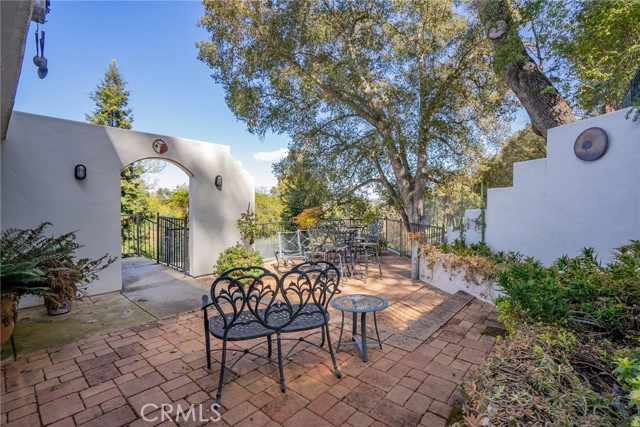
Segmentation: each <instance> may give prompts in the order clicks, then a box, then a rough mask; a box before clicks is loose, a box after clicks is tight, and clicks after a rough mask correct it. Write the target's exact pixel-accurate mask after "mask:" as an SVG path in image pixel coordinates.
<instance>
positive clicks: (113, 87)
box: [85, 59, 149, 214]
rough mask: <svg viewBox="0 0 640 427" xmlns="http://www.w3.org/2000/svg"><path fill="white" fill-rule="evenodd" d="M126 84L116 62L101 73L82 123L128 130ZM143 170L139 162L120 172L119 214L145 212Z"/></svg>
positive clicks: (129, 123) (130, 114)
mask: <svg viewBox="0 0 640 427" xmlns="http://www.w3.org/2000/svg"><path fill="white" fill-rule="evenodd" d="M126 84H127V82H126V81H125V80H124V78H123V77H122V74H120V70H119V69H118V66H117V65H116V60H115V59H112V60H111V64H109V67H108V68H107V70H106V71H105V74H104V78H103V79H102V81H101V82H100V83H99V84H98V86H97V87H96V89H95V91H93V92H91V93H90V94H89V96H90V97H91V100H93V101H94V102H95V103H96V108H95V110H93V113H92V114H85V117H86V120H87V121H88V122H90V123H93V124H94V125H102V126H110V127H117V128H120V129H131V123H132V122H133V110H132V109H131V108H128V105H129V91H128V90H127V89H126ZM146 170H147V168H146V167H145V165H144V163H143V162H136V163H132V164H131V165H129V166H126V167H125V168H124V169H122V171H121V172H120V206H121V212H122V213H123V214H134V213H142V214H148V213H149V203H148V195H147V188H146V184H145V182H144V180H143V179H142V175H143V174H144V173H145V172H146Z"/></svg>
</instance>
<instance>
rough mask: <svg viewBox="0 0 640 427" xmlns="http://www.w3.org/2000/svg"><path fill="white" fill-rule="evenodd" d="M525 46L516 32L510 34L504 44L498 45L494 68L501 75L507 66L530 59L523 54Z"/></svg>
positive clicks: (494, 57)
mask: <svg viewBox="0 0 640 427" xmlns="http://www.w3.org/2000/svg"><path fill="white" fill-rule="evenodd" d="M523 47H524V46H523V44H522V40H521V39H520V36H519V35H518V33H516V32H509V33H508V34H507V37H506V38H505V40H504V42H503V43H500V44H499V45H496V48H495V53H494V55H493V68H494V70H495V71H496V73H500V72H501V71H502V70H504V69H505V68H506V67H507V66H509V65H511V64H514V63H518V62H524V61H526V60H527V59H528V58H527V57H526V56H525V55H524V54H523Z"/></svg>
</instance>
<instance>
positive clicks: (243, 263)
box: [213, 246, 264, 276]
mask: <svg viewBox="0 0 640 427" xmlns="http://www.w3.org/2000/svg"><path fill="white" fill-rule="evenodd" d="M263 263H264V261H263V260H262V256H261V255H260V253H259V252H256V251H251V252H249V251H248V250H247V249H246V248H244V247H242V246H231V247H229V248H227V249H225V250H224V251H222V253H220V256H219V257H218V260H217V261H216V264H215V265H214V267H213V269H214V272H215V274H216V275H218V276H220V275H221V274H222V273H224V272H225V271H227V270H231V269H232V268H239V267H252V266H262V264H263Z"/></svg>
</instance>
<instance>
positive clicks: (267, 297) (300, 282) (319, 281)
mask: <svg viewBox="0 0 640 427" xmlns="http://www.w3.org/2000/svg"><path fill="white" fill-rule="evenodd" d="M339 284H340V271H339V270H338V269H337V268H336V267H335V266H334V265H333V264H331V263H330V262H327V261H309V262H305V263H302V264H298V265H296V266H294V267H293V268H292V269H291V270H290V271H287V272H285V273H284V274H283V275H282V276H281V277H278V276H276V275H275V274H273V273H272V272H270V271H268V270H266V269H265V268H263V267H248V268H236V269H232V270H229V271H226V272H225V273H223V274H222V275H221V276H220V277H218V278H217V279H216V280H215V281H214V282H213V284H212V285H211V292H210V294H211V295H210V297H211V300H212V302H209V297H208V296H207V295H204V296H203V297H202V310H203V312H204V330H205V345H206V351H207V367H208V368H209V369H211V351H212V350H211V343H210V337H209V334H211V335H212V336H213V337H215V338H217V339H219V340H222V348H221V351H222V356H221V361H220V379H219V382H218V391H217V393H216V403H220V398H221V396H222V386H223V384H224V375H225V363H226V356H227V343H228V342H233V341H247V340H252V339H256V338H266V340H267V348H268V350H267V356H266V357H268V358H270V357H271V353H272V344H271V337H272V336H273V335H275V336H276V342H277V347H278V368H279V372H280V388H281V390H282V391H283V392H284V391H285V390H286V385H285V380H284V372H283V364H282V360H283V356H282V340H283V339H286V338H283V337H282V335H283V334H287V333H294V332H301V331H309V330H313V329H320V330H321V333H322V339H321V342H320V344H316V343H314V342H312V341H307V340H306V338H308V336H307V337H300V338H295V340H296V341H298V342H297V343H296V345H297V344H298V343H300V342H308V343H310V344H313V345H316V346H318V347H321V348H322V347H324V343H325V340H326V341H327V344H328V350H329V353H330V354H331V360H332V361H333V367H334V371H335V374H336V376H337V377H338V378H340V377H341V376H342V375H341V374H340V371H338V366H337V364H336V358H335V355H334V353H333V347H332V346H331V337H330V335H329V312H328V306H329V302H330V301H331V298H332V297H333V295H334V294H335V293H338V292H339V290H338V286H339ZM210 307H214V308H215V310H216V311H217V315H214V316H211V317H209V315H208V309H209V308H210ZM260 345H262V342H259V343H258V344H255V345H253V346H251V347H249V348H244V349H242V350H241V351H242V352H243V355H246V354H253V355H256V356H260V357H265V356H264V355H263V354H259V353H254V352H253V351H252V350H253V349H254V348H256V347H258V346H260ZM294 348H295V345H294ZM291 350H293V348H292V349H291ZM291 350H290V352H291ZM238 360H240V359H237V360H236V362H235V363H237V362H238ZM235 363H234V364H235ZM232 367H233V365H232V366H231V368H232Z"/></svg>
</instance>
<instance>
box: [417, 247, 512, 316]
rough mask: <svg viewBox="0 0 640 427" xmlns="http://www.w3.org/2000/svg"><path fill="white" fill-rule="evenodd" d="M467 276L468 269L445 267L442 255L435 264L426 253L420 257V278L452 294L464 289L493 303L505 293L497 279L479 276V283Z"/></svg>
mask: <svg viewBox="0 0 640 427" xmlns="http://www.w3.org/2000/svg"><path fill="white" fill-rule="evenodd" d="M465 276H466V271H464V270H461V269H457V268H453V267H450V266H447V267H445V261H444V260H443V259H442V257H438V258H437V259H436V261H435V263H433V265H430V261H429V259H428V257H426V256H424V255H423V256H421V257H420V280H421V281H423V282H425V283H428V284H430V285H431V286H435V287H436V288H438V289H441V290H443V291H445V292H448V293H450V294H455V293H456V292H458V291H464V292H467V293H468V294H471V295H473V296H474V297H476V298H478V299H480V300H482V301H485V302H489V303H491V304H493V303H494V301H495V300H496V298H498V297H499V296H500V295H502V294H503V292H501V291H500V290H499V289H498V285H497V284H496V282H495V281H486V280H483V279H482V278H480V277H478V278H477V280H476V281H477V283H474V282H468V281H467V279H466V278H465Z"/></svg>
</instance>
